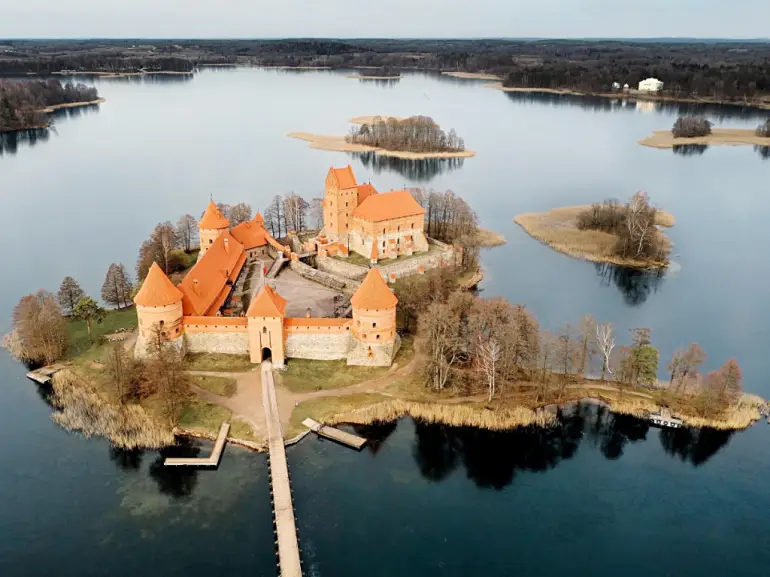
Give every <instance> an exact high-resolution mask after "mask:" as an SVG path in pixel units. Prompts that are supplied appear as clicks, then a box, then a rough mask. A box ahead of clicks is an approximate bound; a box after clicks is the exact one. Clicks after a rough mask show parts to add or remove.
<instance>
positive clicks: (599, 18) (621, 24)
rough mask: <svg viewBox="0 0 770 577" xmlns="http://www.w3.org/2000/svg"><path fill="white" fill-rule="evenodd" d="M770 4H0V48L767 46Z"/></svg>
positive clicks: (600, 0)
mask: <svg viewBox="0 0 770 577" xmlns="http://www.w3.org/2000/svg"><path fill="white" fill-rule="evenodd" d="M768 25H770V0H383V1H379V2H378V1H372V0H0V38H30V37H38V38H40V37H124V38H125V37H134V38H136V37H155V38H157V37H164V38H205V37H240V38H265V37H297V36H315V37H340V38H346V37H347V38H350V37H373V36H374V37H404V36H411V37H415V36H419V37H447V36H452V37H479V36H497V37H500V36H509V37H536V36H537V37H562V38H563V37H597V36H600V37H607V36H610V37H653V36H680V37H681V36H695V37H723V38H758V37H768V36H770V27H769V26H768Z"/></svg>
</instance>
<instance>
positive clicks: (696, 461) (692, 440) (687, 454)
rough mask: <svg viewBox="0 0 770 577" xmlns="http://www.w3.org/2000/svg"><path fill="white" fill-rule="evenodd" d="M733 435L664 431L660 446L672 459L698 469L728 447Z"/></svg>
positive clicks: (708, 431) (679, 430)
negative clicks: (677, 459) (678, 459)
mask: <svg viewBox="0 0 770 577" xmlns="http://www.w3.org/2000/svg"><path fill="white" fill-rule="evenodd" d="M733 433H734V431H719V430H716V429H686V428H681V429H662V430H661V431H660V444H661V445H662V447H663V450H664V451H666V453H668V454H669V455H671V456H672V457H679V458H680V459H681V460H682V461H685V462H689V463H692V465H693V466H694V467H698V466H699V465H702V464H703V463H705V462H706V461H708V460H709V459H710V458H711V457H713V456H714V455H715V454H716V453H717V452H718V451H719V450H720V449H721V448H722V447H724V446H725V445H727V443H728V442H729V441H730V438H731V437H732V436H733Z"/></svg>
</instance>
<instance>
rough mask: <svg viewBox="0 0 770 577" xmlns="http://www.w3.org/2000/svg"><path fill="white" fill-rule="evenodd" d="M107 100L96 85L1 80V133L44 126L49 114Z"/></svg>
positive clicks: (46, 123) (52, 81) (48, 122)
mask: <svg viewBox="0 0 770 577" xmlns="http://www.w3.org/2000/svg"><path fill="white" fill-rule="evenodd" d="M102 102H104V99H102V98H99V94H98V91H97V90H96V88H94V87H91V86H86V85H85V84H73V83H71V82H67V83H64V84H62V83H61V82H60V81H59V80H55V79H51V80H0V133H3V132H18V131H23V130H38V129H45V128H48V127H49V126H50V125H51V118H50V117H49V116H48V115H49V114H50V113H52V112H54V111H56V110H58V109H62V108H77V107H81V106H93V105H96V104H100V103H102Z"/></svg>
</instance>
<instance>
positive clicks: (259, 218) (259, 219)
mask: <svg viewBox="0 0 770 577" xmlns="http://www.w3.org/2000/svg"><path fill="white" fill-rule="evenodd" d="M254 221H255V222H258V223H259V224H265V219H264V218H263V217H262V213H261V212H259V211H257V214H256V216H254Z"/></svg>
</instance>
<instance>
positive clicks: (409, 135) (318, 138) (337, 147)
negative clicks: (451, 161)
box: [287, 116, 476, 160]
mask: <svg viewBox="0 0 770 577" xmlns="http://www.w3.org/2000/svg"><path fill="white" fill-rule="evenodd" d="M350 122H351V123H352V124H358V125H359V126H358V127H352V128H351V129H350V132H349V134H348V135H347V136H328V135H320V134H312V133H309V132H290V133H289V134H288V135H287V136H290V137H292V138H299V139H301V140H305V141H307V142H308V143H309V146H310V147H311V148H318V149H321V150H332V151H338V152H374V153H376V154H378V155H381V156H393V157H396V158H403V159H407V160H421V159H427V158H469V157H472V156H475V155H476V153H475V152H473V151H472V150H468V149H466V148H465V142H464V141H463V139H462V138H460V137H458V136H457V134H456V133H455V131H454V130H450V131H449V132H448V133H447V132H445V131H443V130H442V129H441V128H440V127H439V125H438V124H437V123H436V122H434V121H433V119H431V118H429V117H427V116H412V117H409V118H397V117H392V116H359V117H356V118H353V119H351V120H350Z"/></svg>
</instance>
